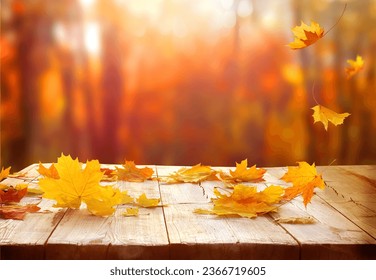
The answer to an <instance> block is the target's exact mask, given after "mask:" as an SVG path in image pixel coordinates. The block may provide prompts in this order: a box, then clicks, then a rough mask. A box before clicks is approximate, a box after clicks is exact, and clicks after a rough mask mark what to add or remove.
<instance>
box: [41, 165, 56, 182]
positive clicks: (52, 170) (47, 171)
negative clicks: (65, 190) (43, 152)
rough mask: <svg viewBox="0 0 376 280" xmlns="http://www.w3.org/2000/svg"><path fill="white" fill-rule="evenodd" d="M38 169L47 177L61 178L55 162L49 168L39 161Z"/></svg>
mask: <svg viewBox="0 0 376 280" xmlns="http://www.w3.org/2000/svg"><path fill="white" fill-rule="evenodd" d="M37 171H38V172H39V174H40V175H43V176H45V177H47V178H52V179H59V173H58V172H57V170H56V167H55V164H51V166H50V167H49V168H46V167H44V165H43V164H42V163H39V168H38V170H37Z"/></svg>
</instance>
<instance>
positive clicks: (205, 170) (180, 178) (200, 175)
mask: <svg viewBox="0 0 376 280" xmlns="http://www.w3.org/2000/svg"><path fill="white" fill-rule="evenodd" d="M216 173H217V171H215V170H213V169H212V168H211V167H210V166H207V165H201V163H199V164H196V165H195V166H192V167H191V168H187V167H183V168H180V169H179V170H178V171H176V172H173V173H171V174H170V175H168V176H167V177H165V178H160V181H162V182H165V183H168V184H175V183H199V182H202V181H205V180H211V181H213V180H218V178H217V177H216Z"/></svg>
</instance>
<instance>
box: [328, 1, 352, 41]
mask: <svg viewBox="0 0 376 280" xmlns="http://www.w3.org/2000/svg"><path fill="white" fill-rule="evenodd" d="M346 7H347V3H345V7H343V11H342V14H341V15H340V17H339V18H338V20H337V22H336V23H335V24H334V25H333V26H332V27H330V28H329V30H328V31H327V32H325V33H324V35H323V36H322V37H324V36H325V35H326V34H328V33H329V32H330V31H331V30H332V29H333V28H334V27H336V25H337V24H338V23H339V22H340V20H341V19H342V17H343V15H344V14H345V11H346Z"/></svg>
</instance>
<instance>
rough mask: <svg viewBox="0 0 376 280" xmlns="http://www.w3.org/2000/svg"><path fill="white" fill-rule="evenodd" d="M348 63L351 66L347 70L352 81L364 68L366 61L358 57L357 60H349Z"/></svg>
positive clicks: (347, 76) (347, 74)
mask: <svg viewBox="0 0 376 280" xmlns="http://www.w3.org/2000/svg"><path fill="white" fill-rule="evenodd" d="M347 63H348V64H349V66H347V67H346V68H345V72H346V78H347V79H350V78H351V77H352V76H354V75H355V74H357V73H358V72H359V71H360V70H362V69H363V67H364V60H363V58H362V57H361V56H360V55H357V56H356V60H352V59H348V60H347Z"/></svg>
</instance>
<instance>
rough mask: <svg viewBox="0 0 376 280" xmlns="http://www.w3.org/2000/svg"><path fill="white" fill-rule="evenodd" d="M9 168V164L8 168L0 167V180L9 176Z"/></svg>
mask: <svg viewBox="0 0 376 280" xmlns="http://www.w3.org/2000/svg"><path fill="white" fill-rule="evenodd" d="M10 169H11V167H10V166H9V167H8V168H6V169H4V167H2V168H1V172H0V181H1V180H3V179H4V178H6V177H8V176H9V171H10Z"/></svg>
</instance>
